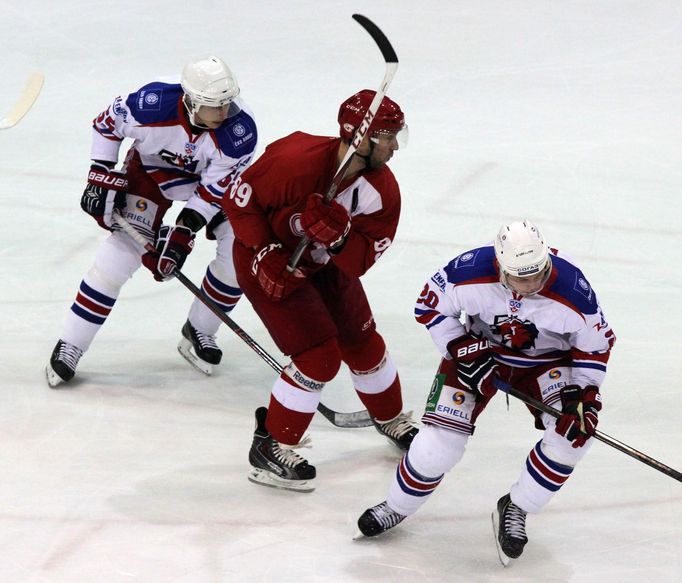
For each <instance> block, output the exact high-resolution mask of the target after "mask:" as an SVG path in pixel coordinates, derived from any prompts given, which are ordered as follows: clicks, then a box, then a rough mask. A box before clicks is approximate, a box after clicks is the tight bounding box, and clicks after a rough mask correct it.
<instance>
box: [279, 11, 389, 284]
mask: <svg viewBox="0 0 682 583" xmlns="http://www.w3.org/2000/svg"><path fill="white" fill-rule="evenodd" d="M353 19H354V20H356V21H357V22H359V23H360V25H361V26H362V27H363V28H364V29H365V30H366V31H367V32H368V33H369V34H370V36H371V37H372V38H373V39H374V42H375V43H376V44H377V46H378V47H379V50H381V54H382V55H383V57H384V61H385V62H386V72H385V73H384V79H383V81H382V82H381V85H380V86H379V90H378V91H377V92H376V95H375V96H374V99H372V103H370V104H369V108H368V109H367V113H366V114H365V117H364V118H363V120H362V123H361V124H360V126H359V127H358V129H357V130H355V134H354V135H353V140H352V141H351V143H350V146H349V147H348V151H347V152H346V155H345V156H344V157H343V160H341V164H340V165H339V168H338V170H337V171H336V174H334V177H333V178H332V183H331V186H330V187H329V189H328V190H327V192H326V193H325V195H324V202H325V203H327V204H329V203H330V202H331V200H332V199H333V198H334V196H335V195H336V190H337V189H338V187H339V184H341V183H342V182H343V179H344V178H345V177H346V173H347V172H348V168H349V167H350V163H351V161H352V159H353V156H354V155H355V152H357V149H358V148H359V147H360V144H361V143H362V140H364V138H365V135H366V134H367V130H369V126H370V124H371V123H372V120H373V119H374V116H375V115H376V113H377V111H378V110H379V106H380V105H381V102H382V101H383V99H384V96H385V95H386V90H387V89H388V86H389V85H390V84H391V81H392V80H393V76H394V75H395V73H396V71H397V70H398V55H396V53H395V50H393V47H392V46H391V43H390V41H389V40H388V38H386V35H385V34H384V33H383V32H382V31H381V29H380V28H379V27H378V26H377V25H376V24H374V23H373V22H372V21H371V20H370V19H369V18H367V17H366V16H363V15H362V14H353ZM309 244H310V239H308V237H306V236H305V235H303V237H301V240H300V241H299V242H298V246H297V247H296V249H295V250H294V252H293V253H292V255H291V257H290V258H289V263H288V264H287V270H288V271H289V272H292V271H293V270H294V269H295V268H296V265H298V262H299V261H300V260H301V256H302V255H303V252H304V251H305V250H306V247H307V246H308V245H309Z"/></svg>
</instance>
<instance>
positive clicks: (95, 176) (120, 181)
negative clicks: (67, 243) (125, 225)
mask: <svg viewBox="0 0 682 583" xmlns="http://www.w3.org/2000/svg"><path fill="white" fill-rule="evenodd" d="M127 190H128V180H127V179H126V177H125V176H124V174H123V173H122V172H119V171H118V170H113V169H112V168H109V167H108V166H107V165H106V164H104V163H100V162H93V163H92V166H90V172H89V173H88V184H87V186H86V187H85V190H84V191H83V196H82V197H81V208H82V209H83V210H84V211H85V212H86V213H88V214H89V215H90V216H91V217H92V218H94V219H95V220H96V221H97V224H98V225H99V226H100V227H102V228H103V229H106V230H107V231H112V230H113V226H114V224H113V219H112V213H113V211H114V209H118V210H121V209H123V208H124V207H125V205H126V192H127Z"/></svg>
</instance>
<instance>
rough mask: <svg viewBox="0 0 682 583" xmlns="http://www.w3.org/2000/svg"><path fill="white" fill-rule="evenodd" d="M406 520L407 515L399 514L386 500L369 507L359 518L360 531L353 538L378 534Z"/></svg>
mask: <svg viewBox="0 0 682 583" xmlns="http://www.w3.org/2000/svg"><path fill="white" fill-rule="evenodd" d="M403 520H405V515H403V514H398V513H397V512H396V511H395V510H393V509H392V508H390V507H389V505H388V503H386V502H385V501H384V502H382V503H381V504H377V505H376V506H372V508H368V509H367V510H365V511H364V512H363V513H362V516H360V518H358V528H359V529H360V532H359V533H358V534H356V535H355V536H354V537H353V538H355V539H356V540H357V539H358V538H362V537H361V536H360V535H361V534H362V535H364V536H377V535H378V534H381V533H383V532H386V531H387V530H389V529H391V528H393V527H394V526H396V525H398V524H400V523H401V522H402V521H403Z"/></svg>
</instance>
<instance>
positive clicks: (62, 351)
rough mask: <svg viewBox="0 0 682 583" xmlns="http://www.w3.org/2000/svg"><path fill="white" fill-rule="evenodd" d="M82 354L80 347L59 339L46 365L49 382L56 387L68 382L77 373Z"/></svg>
mask: <svg viewBox="0 0 682 583" xmlns="http://www.w3.org/2000/svg"><path fill="white" fill-rule="evenodd" d="M81 356H83V351H82V350H81V349H80V348H78V347H77V346H74V345H73V344H69V343H68V342H64V341H63V340H59V341H58V342H57V345H56V346H55V347H54V350H53V351H52V356H51V357H50V362H48V363H47V366H46V367H45V375H46V376H47V384H48V385H50V387H52V388H54V387H56V386H57V385H59V384H60V383H68V382H69V381H70V380H71V379H72V378H73V375H75V374H76V367H77V366H78V361H79V360H80V358H81Z"/></svg>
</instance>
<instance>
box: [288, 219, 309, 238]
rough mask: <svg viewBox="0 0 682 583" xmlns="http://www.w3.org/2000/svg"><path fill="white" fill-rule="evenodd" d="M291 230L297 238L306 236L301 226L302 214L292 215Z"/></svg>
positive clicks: (290, 220)
mask: <svg viewBox="0 0 682 583" xmlns="http://www.w3.org/2000/svg"><path fill="white" fill-rule="evenodd" d="M289 228H290V229H291V232H292V233H293V234H294V235H296V236H297V237H303V235H305V233H304V232H303V227H302V226H301V213H294V214H293V215H291V217H290V218H289Z"/></svg>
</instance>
